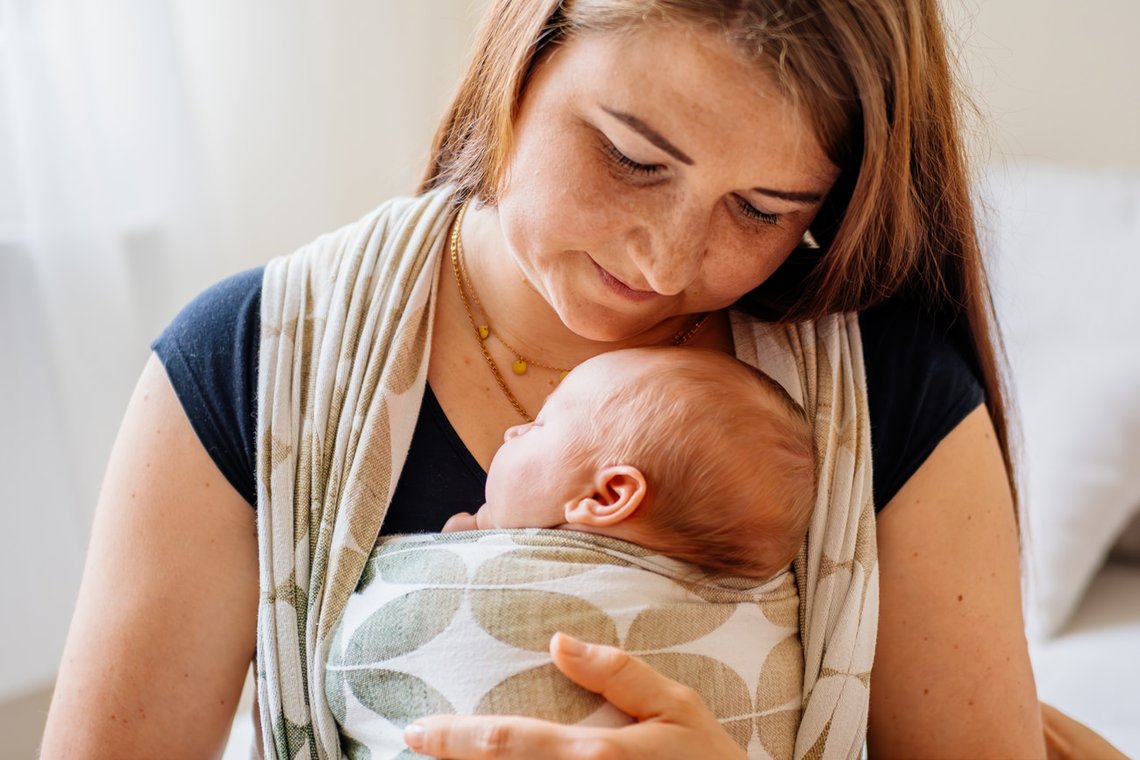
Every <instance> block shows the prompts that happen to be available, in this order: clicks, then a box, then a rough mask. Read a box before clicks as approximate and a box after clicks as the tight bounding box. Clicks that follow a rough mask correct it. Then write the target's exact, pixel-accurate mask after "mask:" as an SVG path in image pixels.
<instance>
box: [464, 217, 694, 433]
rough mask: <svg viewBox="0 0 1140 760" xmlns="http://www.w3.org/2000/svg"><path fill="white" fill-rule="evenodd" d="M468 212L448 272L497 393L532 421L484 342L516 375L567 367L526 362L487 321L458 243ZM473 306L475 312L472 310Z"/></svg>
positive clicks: (684, 339) (676, 342)
mask: <svg viewBox="0 0 1140 760" xmlns="http://www.w3.org/2000/svg"><path fill="white" fill-rule="evenodd" d="M466 213H467V204H466V203H464V204H463V206H462V207H460V209H459V213H458V214H457V215H456V217H455V222H454V224H453V225H452V227H451V240H450V243H451V269H452V271H453V272H454V273H455V284H456V286H458V288H459V299H460V300H461V301H462V302H463V310H464V311H466V312H467V321H468V322H469V323H470V324H471V329H472V331H473V333H474V334H475V340H476V341H477V342H478V343H479V350H480V352H481V353H482V354H483V359H484V361H486V362H487V368H488V369H490V370H491V376H492V377H494V378H495V384H496V385H498V386H499V390H501V391H502V392H503V395H504V396H506V398H507V401H509V402H511V406H513V407H514V408H515V411H516V412H518V413H519V416H520V417H522V418H523V419H524V420H526V421H527V422H533V421H534V418H533V417H531V415H530V414H529V413H528V412H527V410H526V408H525V407H524V406H523V405H522V403H521V402H520V401H519V400H518V398H516V397H515V394H514V393H512V392H511V389H510V387H509V386H508V385H507V381H506V379H505V378H504V377H503V373H502V372H500V371H499V365H498V363H497V362H496V361H495V357H493V356H491V351H490V349H488V348H487V341H488V339H490V338H492V337H493V338H495V340H497V341H499V343H501V344H502V345H503V348H505V349H507V351H509V352H510V353H511V354H512V355H513V356H514V357H515V358H514V361H513V362H512V363H511V371H513V372H514V373H515V374H516V375H519V376H522V375H525V374H526V373H527V370H528V369H530V368H531V367H540V368H542V369H545V370H549V371H551V372H557V373H558V375H559V377H558V379H559V380H561V379H562V378H563V377H566V373H568V372H569V371H570V368H564V367H554V366H551V365H549V364H543V363H541V362H537V361H535V360H533V359H527V358H526V357H524V356H523V355H522V352H520V351H519V350H518V349H516V348H515V347H514V346H512V345H511V344H510V343H508V342H507V341H506V340H504V339H503V336H502V334H501V333H499V332H497V331H493V330H492V329H491V324H490V321H489V320H488V319H487V309H486V308H485V307H484V306H483V302H482V301H480V300H479V294H478V292H476V290H475V286H474V285H473V284H472V282H471V276H470V274H468V272H467V267H466V265H465V264H464V262H463V241H462V240H460V235H459V230H460V228H461V227H462V226H463V216H464V214H466ZM472 304H474V306H475V309H472V308H471V307H472ZM476 310H477V311H478V312H479V317H480V319H476V318H475V311H476ZM708 318H709V315H708V314H707V313H705V314H701V315H700V316H699V317H697V319H696V321H695V322H693V324H692V325H691V326H689V327H687V328H686V329H684V330H681V331H680V332H678V333H677V334H676V335H674V336H673V338H672V340H671V341H670V342H669V345H672V346H682V345H684V344H685V343H688V342H689V339H691V338H692V337H693V336H694V335H696V334H697V331H699V330H700V329H701V327H702V326H704V324H705V320H706V319H708Z"/></svg>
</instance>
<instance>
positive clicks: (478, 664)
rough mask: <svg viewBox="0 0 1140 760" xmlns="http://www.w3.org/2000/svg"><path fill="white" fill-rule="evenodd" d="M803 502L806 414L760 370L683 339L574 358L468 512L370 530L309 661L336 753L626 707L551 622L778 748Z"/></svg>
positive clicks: (509, 441)
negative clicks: (596, 690)
mask: <svg viewBox="0 0 1140 760" xmlns="http://www.w3.org/2000/svg"><path fill="white" fill-rule="evenodd" d="M814 502H815V463H814V452H813V446H812V435H811V427H810V425H809V423H808V421H807V418H806V416H805V414H804V412H803V411H802V410H801V409H800V408H799V407H798V406H797V405H796V404H795V402H794V401H792V399H791V398H790V397H789V396H788V394H787V393H785V392H784V390H783V389H782V388H781V387H780V386H779V385H777V384H776V383H775V382H774V381H773V380H771V379H769V378H768V377H767V376H765V375H763V374H762V373H760V372H758V371H756V370H754V369H752V368H751V367H749V366H748V365H746V364H743V363H741V362H739V361H737V360H736V359H733V358H732V357H730V356H727V355H725V354H721V353H716V352H712V351H703V350H698V349H692V348H653V349H632V350H622V351H614V352H611V353H607V354H603V355H601V356H598V357H595V358H593V359H591V360H589V361H587V362H584V363H583V364H581V365H580V366H578V367H577V368H576V369H574V371H572V372H571V373H569V374H568V375H567V376H566V378H565V379H564V380H563V381H562V384H561V385H560V386H559V387H558V388H557V390H555V391H554V393H553V394H551V396H550V398H548V399H547V401H546V404H545V405H544V406H543V407H542V410H541V411H540V412H539V414H538V417H537V418H536V419H535V421H534V422H532V423H528V424H526V425H518V426H516V427H513V428H510V429H509V430H508V431H507V433H506V435H505V436H504V441H503V445H502V447H501V448H500V449H499V451H498V452H497V453H496V454H495V457H494V460H493V461H492V463H491V468H490V471H489V472H488V475H487V488H486V503H485V504H484V505H483V506H482V507H481V508H480V509H479V510H478V512H477V513H476V514H474V515H471V514H466V513H462V514H458V515H455V516H453V517H452V518H451V519H450V520H449V521H448V522H447V525H446V526H445V528H444V531H445V532H444V533H424V534H410V535H403V536H389V537H385V538H383V539H381V540H380V541H379V542H378V543H377V544H376V546H375V547H374V548H373V550H372V553H371V555H370V557H369V560H368V564H367V566H366V568H365V572H364V575H363V577H362V578H361V582H360V584H359V585H358V587H357V590H356V592H355V593H354V594H353V595H352V598H351V599H350V600H349V602H348V605H347V607H346V609H345V613H344V616H343V618H342V620H341V623H340V629H339V630H338V632H337V634H336V635H335V637H334V642H333V644H332V646H331V649H330V653H329V658H328V661H327V665H326V671H325V677H326V681H325V693H326V695H327V697H328V700H329V705H330V707H331V709H332V712H333V715H334V717H335V718H336V720H337V722H338V724H339V727H340V731H341V739H342V742H343V745H344V747H345V749H346V752H347V754H348V755H349V756H350V757H355V756H357V749H359V748H367V750H368V752H369V753H370V754H369V755H367V756H370V757H372V758H377V759H379V758H402V757H408V756H409V755H408V754H405V753H406V747H405V745H404V742H403V730H404V727H406V726H407V725H408V724H409V723H411V722H412V721H413V720H416V719H417V718H420V717H423V716H425V715H430V714H438V713H458V714H466V715H473V714H484V715H487V714H490V715H498V714H512V715H527V716H530V717H534V718H540V719H545V720H556V721H559V722H562V723H566V724H582V725H598V726H616V725H624V724H625V723H628V722H629V721H630V720H631V718H630V717H629V716H627V715H625V714H624V713H621V712H620V711H618V710H617V709H616V708H615V707H613V706H612V705H610V704H608V703H607V702H606V701H605V700H604V699H603V698H602V697H600V696H599V695H597V694H592V693H590V692H587V691H586V690H584V689H582V688H580V687H578V686H576V685H575V684H573V683H572V682H570V681H569V680H568V679H567V678H566V677H565V676H563V675H562V674H561V673H559V672H558V671H557V669H556V668H555V667H554V665H553V664H552V663H551V659H550V654H549V649H548V647H549V642H550V638H551V636H552V634H553V633H554V632H555V631H564V632H566V633H569V634H571V635H573V636H576V637H578V638H580V639H583V640H586V641H590V642H593V643H600V644H608V645H611V646H618V647H621V648H623V649H624V650H626V651H628V652H630V653H632V654H635V655H637V656H638V657H640V658H642V659H643V660H644V661H645V662H646V663H648V664H649V665H650V666H651V667H653V668H654V669H656V670H657V671H658V672H660V673H662V674H664V675H666V676H667V677H669V678H672V679H674V680H677V681H679V682H681V683H684V684H687V685H688V686H690V687H692V688H693V689H695V690H696V691H697V692H698V693H699V694H700V695H701V696H702V698H703V699H704V700H705V702H706V704H707V705H708V706H709V708H710V709H711V710H712V711H713V714H714V715H715V716H716V717H717V719H718V720H719V721H720V722H721V725H722V726H724V728H725V730H726V731H728V733H729V735H730V736H732V737H733V738H734V739H735V740H736V741H737V742H738V743H739V745H740V747H741V748H742V749H744V750H745V751H746V752H747V754H748V757H749V758H753V759H754V760H768V759H771V758H781V759H782V758H790V757H791V754H792V747H793V745H794V741H795V735H796V727H797V726H798V724H799V718H800V709H801V698H802V689H801V687H802V677H803V654H802V649H801V646H800V640H799V636H798V615H799V596H798V593H797V590H796V583H795V579H794V577H793V575H792V573H790V572H784V571H785V570H786V569H787V567H788V565H789V563H790V562H791V560H792V559H793V558H794V557H795V555H796V553H797V551H798V550H799V547H800V545H801V543H802V541H803V537H804V534H805V532H806V531H807V525H808V521H809V519H810V516H811V512H812V508H813V506H814ZM550 528H557V529H562V530H550ZM359 754H360V755H364V753H363V751H361V752H360V753H359Z"/></svg>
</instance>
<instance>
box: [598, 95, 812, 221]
mask: <svg viewBox="0 0 1140 760" xmlns="http://www.w3.org/2000/svg"><path fill="white" fill-rule="evenodd" d="M602 110H603V111H605V112H606V113H608V114H609V115H610V116H612V117H614V118H615V119H617V120H619V121H621V122H622V123H623V124H626V125H628V126H629V127H631V128H632V129H633V130H634V131H636V132H638V133H639V134H640V135H641V136H642V137H644V138H645V139H646V140H648V141H649V142H651V143H653V144H654V145H656V146H657V147H658V148H660V149H661V150H663V151H665V152H666V153H668V154H669V155H670V156H672V157H673V158H675V159H677V160H678V161H680V162H681V163H683V164H686V165H688V166H694V165H695V163H694V161H693V159H691V158H689V156H688V154H686V153H685V152H684V151H683V150H681V149H680V148H678V147H677V146H676V145H674V144H673V143H671V142H669V141H668V140H666V139H665V138H664V137H663V136H662V135H661V133H660V132H658V131H657V130H656V129H654V128H653V127H651V126H649V125H648V124H646V123H645V122H644V121H642V120H641V119H639V118H637V117H636V116H634V115H633V114H628V113H625V112H624V111H615V110H614V109H612V108H606V107H605V106H602ZM752 192H754V193H760V194H761V195H767V196H768V197H770V198H779V199H780V200H784V201H791V202H793V203H819V202H820V201H822V200H823V196H824V194H823V193H811V192H802V191H798V190H776V189H774V188H770V187H754V188H752Z"/></svg>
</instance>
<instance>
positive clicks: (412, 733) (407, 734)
mask: <svg viewBox="0 0 1140 760" xmlns="http://www.w3.org/2000/svg"><path fill="white" fill-rule="evenodd" d="M404 743H405V744H407V745H408V746H409V747H411V748H412V749H417V748H418V747H419V746H420V745H421V744H423V743H424V727H423V726H421V725H420V724H419V723H413V724H412V725H410V726H408V727H407V728H405V729H404Z"/></svg>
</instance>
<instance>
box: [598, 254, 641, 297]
mask: <svg viewBox="0 0 1140 760" xmlns="http://www.w3.org/2000/svg"><path fill="white" fill-rule="evenodd" d="M590 262H591V263H592V264H593V265H594V268H595V269H597V270H598V277H599V278H601V280H602V282H603V283H605V285H606V287H607V288H609V289H610V290H611V291H613V292H614V293H616V294H618V295H619V296H622V297H623V298H626V299H628V300H630V301H648V300H649V299H651V298H654V297H656V296H657V291H655V290H638V289H637V288H631V287H630V286H629V285H626V284H625V283H624V282H622V281H621V280H619V279H618V278H616V277H614V276H613V275H612V274H610V273H609V272H608V271H606V270H605V269H604V268H603V267H602V266H601V265H600V264H598V262H596V261H594V259H593V257H591V258H590Z"/></svg>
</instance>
